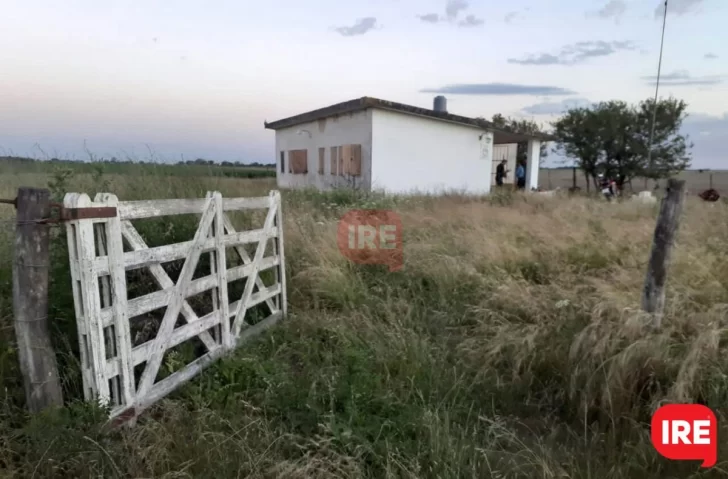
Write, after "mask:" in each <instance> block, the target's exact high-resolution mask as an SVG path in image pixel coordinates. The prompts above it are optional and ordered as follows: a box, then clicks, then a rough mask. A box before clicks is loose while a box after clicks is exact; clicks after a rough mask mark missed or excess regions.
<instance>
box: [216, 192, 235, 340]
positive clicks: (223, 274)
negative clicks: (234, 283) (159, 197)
mask: <svg viewBox="0 0 728 479" xmlns="http://www.w3.org/2000/svg"><path fill="white" fill-rule="evenodd" d="M212 200H213V201H214V203H215V221H214V225H213V230H214V234H215V263H214V264H215V271H216V273H217V293H218V297H217V303H218V307H219V315H220V329H221V331H220V334H221V337H220V342H221V343H222V344H223V345H224V346H225V348H228V349H229V348H232V347H233V340H232V336H231V331H230V312H229V308H230V304H229V303H228V277H227V272H228V267H227V256H226V251H225V243H224V239H225V221H224V219H223V216H224V214H225V213H224V212H223V199H222V194H221V193H220V192H218V191H216V192H214V193H213V194H212Z"/></svg>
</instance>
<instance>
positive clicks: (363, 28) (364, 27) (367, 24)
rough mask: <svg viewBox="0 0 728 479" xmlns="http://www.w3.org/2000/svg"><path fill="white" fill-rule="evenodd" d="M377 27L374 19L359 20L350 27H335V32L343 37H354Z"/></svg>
mask: <svg viewBox="0 0 728 479" xmlns="http://www.w3.org/2000/svg"><path fill="white" fill-rule="evenodd" d="M376 26H377V19H376V18H375V17H366V18H360V19H359V20H357V21H356V22H355V23H354V25H352V26H350V27H337V28H336V31H337V32H339V33H340V34H341V35H343V36H345V37H353V36H356V35H364V34H365V33H368V32H370V31H372V30H373V29H374V28H375V27H376Z"/></svg>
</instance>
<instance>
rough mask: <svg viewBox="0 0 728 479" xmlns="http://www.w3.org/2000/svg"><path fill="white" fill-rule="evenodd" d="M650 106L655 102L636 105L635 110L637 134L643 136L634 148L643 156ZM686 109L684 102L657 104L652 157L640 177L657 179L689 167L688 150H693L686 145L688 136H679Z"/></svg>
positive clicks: (688, 144) (648, 126)
mask: <svg viewBox="0 0 728 479" xmlns="http://www.w3.org/2000/svg"><path fill="white" fill-rule="evenodd" d="M654 105H655V101H654V100H653V99H649V100H645V101H642V102H640V104H639V105H638V107H637V109H636V110H637V111H636V116H637V121H638V122H639V124H640V125H641V127H640V129H639V131H641V132H643V134H644V133H646V134H647V136H645V137H643V138H641V141H640V142H639V143H638V146H641V147H642V149H643V151H642V152H641V154H642V155H644V156H645V157H646V156H647V147H648V145H649V128H650V126H651V123H652V112H653V107H654ZM687 107H688V105H687V103H685V102H684V101H682V100H677V99H675V98H672V97H670V98H668V99H666V100H662V101H658V102H657V111H656V114H655V132H654V136H653V138H652V157H651V161H650V162H649V164H646V165H645V166H646V167H645V168H643V170H642V172H641V174H640V176H644V177H645V178H650V179H653V180H659V179H662V178H668V177H670V176H672V175H674V174H675V173H678V172H680V171H683V170H685V169H686V168H689V167H690V160H691V158H690V153H689V150H690V149H691V148H692V147H693V143H692V142H689V137H688V136H686V135H681V134H679V132H680V128H681V127H682V124H683V122H684V121H685V118H687V113H686V110H687Z"/></svg>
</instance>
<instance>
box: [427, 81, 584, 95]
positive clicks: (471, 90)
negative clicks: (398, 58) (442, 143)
mask: <svg viewBox="0 0 728 479" xmlns="http://www.w3.org/2000/svg"><path fill="white" fill-rule="evenodd" d="M420 92H421V93H442V94H451V95H535V96H543V95H573V94H574V92H573V91H571V90H567V89H565V88H560V87H555V86H544V85H519V84H515V83H458V84H454V85H445V86H442V87H439V88H425V89H422V90H420Z"/></svg>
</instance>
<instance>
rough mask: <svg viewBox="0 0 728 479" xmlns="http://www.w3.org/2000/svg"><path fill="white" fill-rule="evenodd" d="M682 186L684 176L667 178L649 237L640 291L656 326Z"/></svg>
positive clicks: (659, 320) (674, 233) (659, 319)
mask: <svg viewBox="0 0 728 479" xmlns="http://www.w3.org/2000/svg"><path fill="white" fill-rule="evenodd" d="M684 189H685V181H684V180H676V179H672V178H671V179H669V180H667V191H666V194H665V197H664V198H662V202H661V203H660V214H659V216H658V217H657V225H656V226H655V235H654V237H653V239H652V251H651V252H650V262H649V264H648V265H647V276H646V278H645V286H644V289H643V291H642V309H644V310H645V311H646V312H648V313H650V314H652V315H653V319H654V326H655V327H656V328H659V327H660V326H661V325H662V313H663V308H664V306H665V282H666V281H667V268H668V266H669V263H670V255H671V252H672V247H673V244H674V242H675V236H676V235H677V230H678V227H679V226H680V214H681V212H682V204H683V192H684Z"/></svg>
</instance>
